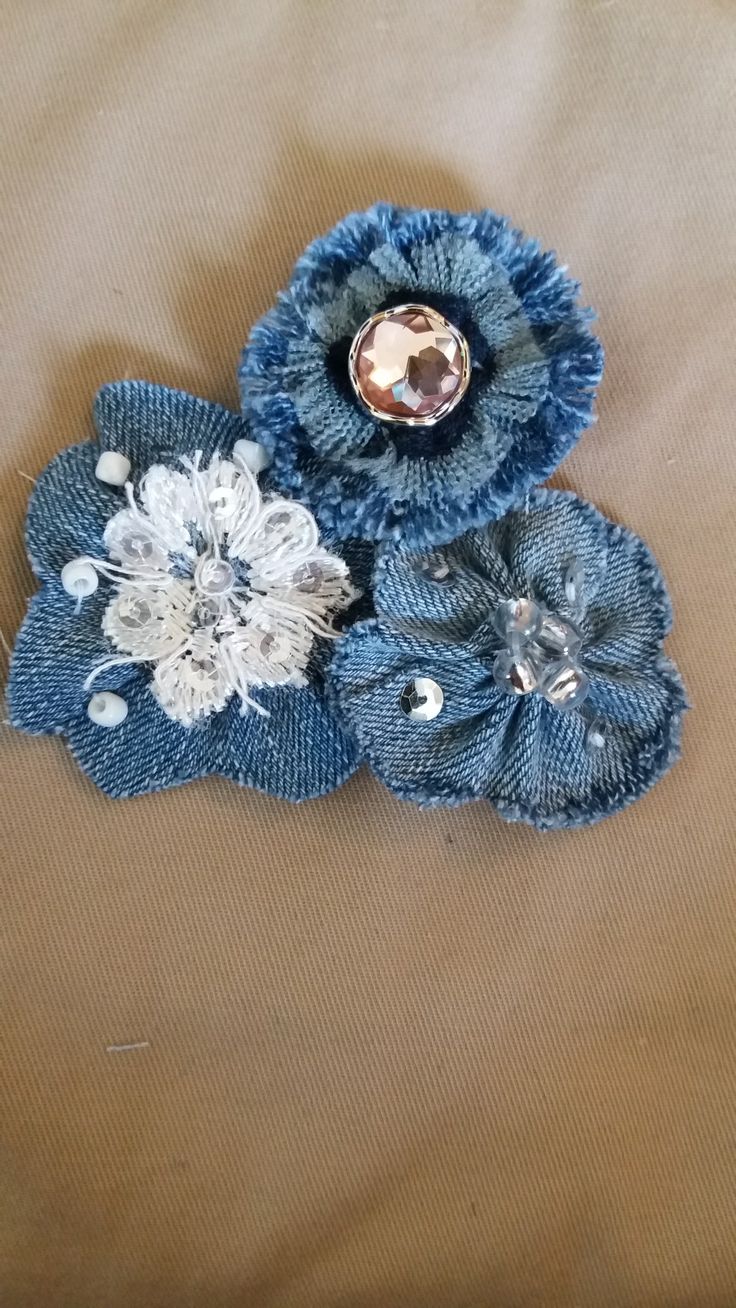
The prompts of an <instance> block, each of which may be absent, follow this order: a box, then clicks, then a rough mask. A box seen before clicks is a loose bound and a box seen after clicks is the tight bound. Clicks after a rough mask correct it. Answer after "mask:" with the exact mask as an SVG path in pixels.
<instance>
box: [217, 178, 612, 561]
mask: <svg viewBox="0 0 736 1308" xmlns="http://www.w3.org/2000/svg"><path fill="white" fill-rule="evenodd" d="M578 290H579V287H578V284H577V283H576V282H574V281H571V280H570V279H569V278H568V277H566V276H565V275H564V272H563V270H562V269H561V268H559V267H558V266H557V263H556V261H555V257H554V255H553V254H551V253H545V252H543V251H542V250H541V249H540V246H539V244H538V242H536V241H533V240H529V239H527V238H525V237H524V236H523V235H522V234H521V232H519V231H517V230H515V229H514V228H513V227H512V226H511V225H510V224H509V223H508V222H507V220H506V219H504V218H500V217H499V216H498V215H497V214H494V213H492V212H490V211H489V210H485V211H483V212H480V213H465V214H452V213H448V212H446V211H443V210H438V211H435V210H425V209H418V210H415V209H401V208H397V207H395V206H393V205H388V204H379V205H376V206H375V207H374V208H372V209H369V210H368V211H367V212H365V213H357V214H352V215H350V216H349V217H348V218H345V219H344V220H343V221H342V222H340V223H338V224H337V226H336V227H335V228H334V229H333V230H332V231H331V232H329V233H328V234H327V235H326V236H324V237H322V238H320V239H319V240H316V241H314V243H313V244H312V245H310V246H309V247H308V248H307V250H306V251H305V253H304V254H303V255H302V256H301V258H300V259H299V260H298V262H297V264H296V266H295V268H294V272H293V275H292V278H291V282H290V284H289V286H288V288H287V289H286V291H285V292H284V294H283V295H282V296H281V297H280V299H279V301H278V303H277V305H276V306H275V308H273V309H272V310H271V311H270V312H269V313H268V314H266V316H265V317H264V318H263V319H262V320H261V322H260V323H258V324H257V325H256V327H255V328H254V330H253V332H252V335H251V338H250V341H249V343H248V345H247V346H246V348H245V350H244V353H243V357H242V361H241V367H240V381H241V388H242V396H243V405H244V411H245V413H246V415H247V417H248V418H249V420H250V422H251V425H252V429H253V432H254V435H255V437H256V439H257V440H259V441H261V442H262V443H263V444H264V445H266V446H267V447H268V448H269V449H270V450H271V452H272V454H273V460H274V461H273V467H272V470H271V475H272V477H273V479H274V481H275V484H276V485H277V486H278V487H279V488H280V489H281V490H282V491H285V492H286V493H288V494H292V495H294V496H295V498H297V499H300V500H302V501H304V502H305V503H307V504H308V505H309V507H310V508H311V509H312V511H313V512H314V513H315V514H316V516H317V518H318V520H319V522H320V525H321V526H322V527H323V529H325V530H327V531H328V532H329V533H330V534H331V535H333V536H334V537H335V538H337V539H339V538H341V537H346V536H358V537H365V538H372V539H394V540H402V541H403V542H404V543H405V544H406V545H407V546H409V547H410V548H417V549H418V548H426V547H431V546H432V545H433V544H436V543H438V542H441V541H447V540H451V539H453V538H454V537H456V536H458V535H459V534H461V533H462V532H463V531H465V530H467V529H468V528H470V527H474V526H482V525H484V524H485V523H486V522H488V521H489V520H491V519H494V518H498V517H500V516H501V515H502V514H503V513H505V512H506V510H507V509H508V508H510V507H511V506H512V505H513V504H515V503H518V502H520V501H521V500H522V499H523V497H524V495H525V494H526V492H527V491H528V490H529V489H530V487H532V486H534V485H536V484H538V483H539V482H541V481H544V479H545V478H546V477H547V476H548V475H549V474H550V473H551V472H552V471H553V470H554V469H555V468H556V467H557V465H558V464H559V463H560V461H561V460H562V459H563V458H564V456H565V455H566V454H567V453H568V451H569V450H570V449H571V448H572V446H573V445H574V444H575V442H576V441H577V439H578V437H579V435H580V433H581V432H582V431H583V430H584V428H585V427H587V426H588V425H589V424H590V422H591V421H592V411H593V400H594V394H595V388H596V386H597V384H598V382H599V380H600V377H601V372H602V367H603V351H602V348H601V345H600V343H599V341H598V340H597V338H596V337H595V336H593V335H592V334H591V332H590V330H589V322H590V320H591V318H592V317H593V315H592V313H591V311H590V310H587V309H582V308H580V307H578V305H577V302H576V300H577V294H578ZM408 301H411V302H414V303H425V304H427V305H430V306H432V307H434V308H436V309H438V310H439V311H440V312H442V313H444V314H445V316H446V317H447V318H448V319H449V320H450V321H451V322H453V323H454V324H455V325H456V326H457V327H458V328H459V329H460V330H461V331H462V332H463V333H464V335H465V336H466V338H467V339H468V342H469V346H470V353H471V360H472V362H473V373H472V378H471V382H470V387H469V389H468V392H467V395H466V396H465V397H464V399H463V400H462V401H461V403H460V404H459V405H458V407H457V408H456V409H455V410H454V411H453V412H452V413H451V414H450V415H448V416H447V417H446V418H444V419H443V420H442V421H441V422H439V423H438V424H437V425H436V426H435V427H423V428H421V429H412V428H409V427H402V426H400V425H397V424H395V423H380V422H379V421H377V420H376V419H375V418H373V417H372V416H371V415H370V414H369V413H368V412H367V411H366V410H365V409H364V408H363V407H362V406H361V404H360V403H359V401H358V400H357V399H356V397H355V395H354V394H353V392H352V389H351V387H350V383H349V378H348V362H347V358H348V351H349V347H350V343H351V340H352V338H353V336H354V334H355V332H356V331H357V330H358V328H359V327H360V326H361V325H362V323H363V322H364V321H365V320H366V319H367V318H368V317H370V316H371V315H372V314H373V313H375V312H377V311H378V310H380V309H385V308H387V307H389V306H391V305H396V304H399V303H402V302H408Z"/></svg>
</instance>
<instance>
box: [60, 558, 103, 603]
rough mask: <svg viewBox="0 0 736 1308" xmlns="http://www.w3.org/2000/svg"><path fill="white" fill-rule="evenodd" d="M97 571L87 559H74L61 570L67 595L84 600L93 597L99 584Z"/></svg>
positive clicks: (62, 581)
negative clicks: (88, 596)
mask: <svg viewBox="0 0 736 1308" xmlns="http://www.w3.org/2000/svg"><path fill="white" fill-rule="evenodd" d="M98 580H99V578H98V576H97V571H96V569H95V568H93V566H92V564H91V563H87V560H86V559H72V560H71V561H70V562H69V563H65V564H64V567H63V568H62V569H61V584H62V586H63V587H64V590H65V591H66V593H67V595H73V596H74V598H75V599H84V598H85V597H86V596H87V595H93V594H94V592H95V591H96V590H97V584H98Z"/></svg>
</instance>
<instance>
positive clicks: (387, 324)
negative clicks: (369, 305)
mask: <svg viewBox="0 0 736 1308" xmlns="http://www.w3.org/2000/svg"><path fill="white" fill-rule="evenodd" d="M349 369H350V380H351V382H352V385H353V389H354V390H355V393H356V395H357V396H358V398H359V399H360V400H361V401H362V402H363V404H364V405H365V406H366V408H367V409H368V410H369V411H370V412H371V413H372V414H373V416H374V417H375V418H379V419H380V420H381V421H382V422H403V423H406V424H407V425H410V426H417V427H419V426H425V427H428V426H431V425H432V424H434V423H436V422H439V421H440V419H441V418H444V417H446V416H447V414H448V413H451V412H452V410H453V409H454V408H455V406H456V405H457V404H459V403H460V401H461V399H462V398H463V395H464V394H465V392H466V390H467V388H468V383H469V381H470V356H469V353H468V345H467V341H466V340H465V337H464V336H463V335H462V333H461V332H459V331H458V330H457V328H456V327H453V325H452V323H450V322H448V321H447V319H446V318H443V317H442V314H440V313H437V311H436V310H435V309H430V308H428V307H427V306H426V305H424V304H401V305H398V306H397V308H395V309H386V310H385V311H384V312H382V313H377V314H374V315H373V317H372V318H369V319H368V321H367V322H365V323H363V326H362V327H361V328H360V330H359V331H358V332H357V333H356V335H355V338H354V340H353V343H352V346H351V348H350V359H349Z"/></svg>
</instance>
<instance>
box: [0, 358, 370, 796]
mask: <svg viewBox="0 0 736 1308" xmlns="http://www.w3.org/2000/svg"><path fill="white" fill-rule="evenodd" d="M95 423H96V427H97V434H98V439H97V440H95V441H84V442H82V443H81V444H79V445H74V446H72V447H71V448H70V449H66V450H63V451H62V453H61V454H59V455H58V456H57V457H56V458H55V459H54V460H53V461H52V462H51V463H50V464H49V465H48V467H47V468H46V469H45V471H44V472H43V473H42V474H41V475H40V477H39V479H38V481H37V483H36V486H35V488H34V490H33V494H32V496H31V502H30V506H29V510H28V518H27V524H26V540H27V547H28V555H29V558H30V560H31V564H32V567H33V570H34V572H35V573H36V576H37V577H38V578H39V579H40V580H41V582H42V583H43V585H42V588H41V590H40V591H39V592H38V594H36V595H35V596H34V597H33V599H32V600H31V602H30V606H29V610H28V614H27V616H26V619H25V621H24V623H23V626H22V627H21V630H20V632H19V635H18V639H17V642H16V647H15V650H14V653H13V657H12V660H11V669H10V679H9V684H8V690H7V699H8V706H9V712H10V720H11V722H12V724H13V725H14V726H16V727H18V728H20V729H21V730H24V731H30V732H37V733H62V734H64V735H65V736H66V737H67V738H68V740H69V744H70V746H71V749H72V751H73V753H74V755H75V756H76V758H77V760H78V762H79V764H80V766H81V767H82V768H83V769H84V770H85V772H87V774H88V775H89V776H90V777H91V778H92V780H93V781H94V782H95V783H96V784H97V785H98V786H100V787H101V788H102V789H103V790H104V791H106V792H107V794H109V795H112V796H114V797H123V796H129V795H138V794H143V793H145V792H147V791H152V790H161V789H164V788H166V787H168V786H174V785H178V784H180V783H181V782H184V781H191V780H193V779H194V778H197V777H202V776H206V775H208V774H209V773H221V774H222V775H224V776H227V777H230V778H232V779H233V780H234V781H237V782H239V783H240V784H241V785H245V786H253V787H255V788H256V789H259V790H263V791H265V792H266V793H268V794H270V795H276V796H280V797H282V798H284V799H289V800H293V801H298V800H302V799H308V798H311V797H313V796H316V795H323V794H326V793H327V792H328V791H330V790H333V789H334V788H335V787H336V786H338V785H340V784H341V782H343V781H344V780H345V779H346V778H347V777H348V776H349V775H350V774H351V772H353V771H354V769H355V766H356V752H355V748H354V746H353V745H352V744H351V742H350V741H349V739H348V738H347V736H346V735H345V733H344V732H343V731H342V730H341V728H340V727H339V726H338V725H337V723H336V721H335V719H334V717H333V716H332V714H331V712H330V710H329V708H328V706H327V704H326V703H325V700H324V697H323V695H322V693H321V691H322V686H321V674H320V670H319V663H320V658H323V657H324V656H323V655H322V654H321V655H320V657H318V658H316V659H315V662H314V667H313V683H312V684H310V685H309V686H308V687H305V688H296V687H291V686H289V687H277V688H263V689H262V690H259V691H258V692H257V698H258V701H259V703H260V704H262V706H263V707H264V708H266V709H268V710H269V716H268V717H264V716H261V715H260V714H257V713H255V712H250V713H248V714H246V715H244V716H242V715H241V714H240V712H239V706H238V705H237V704H234V703H231V704H230V705H229V706H228V707H227V708H226V709H224V710H223V711H222V712H221V713H217V714H214V715H213V716H211V717H210V718H207V719H205V721H203V722H202V723H201V724H198V725H196V726H193V727H184V726H181V725H180V724H179V723H177V722H174V721H172V720H171V719H170V718H168V717H167V716H166V714H165V713H164V712H163V710H162V709H161V707H160V706H159V704H158V703H157V702H156V700H155V699H154V698H153V696H152V694H151V693H150V690H149V686H148V674H147V672H146V670H145V668H142V667H140V666H134V665H130V664H128V665H125V666H119V667H113V668H110V669H108V670H107V671H105V672H104V673H103V674H101V675H100V676H99V677H98V678H97V680H96V681H95V686H94V689H95V691H101V690H106V689H107V690H115V691H119V692H120V693H121V694H122V695H123V696H124V698H125V700H126V701H127V704H128V716H127V718H126V720H125V721H124V722H123V723H122V725H120V726H118V727H116V728H115V729H114V730H105V729H104V728H101V727H99V726H96V725H95V724H94V723H92V722H91V721H90V720H89V718H88V716H87V703H88V701H89V698H90V692H89V691H85V690H84V681H85V678H86V677H87V675H88V674H89V673H90V672H91V671H92V669H93V668H94V667H96V666H97V665H99V664H100V663H101V662H102V661H103V660H104V659H105V658H106V657H108V656H109V655H111V654H114V653H115V651H114V650H113V649H112V648H111V647H110V646H109V644H108V643H107V641H106V638H105V637H104V635H103V633H102V629H101V621H102V614H103V611H104V608H105V606H106V604H107V603H108V601H109V599H110V583H108V582H105V581H104V579H102V578H101V579H100V585H99V588H98V590H97V591H96V592H95V593H94V594H93V595H91V596H90V597H89V598H87V599H86V600H84V602H83V603H82V606H81V609H80V611H79V613H76V612H75V601H74V599H72V598H71V597H70V596H69V595H68V594H67V593H66V591H65V590H64V589H63V587H62V585H61V583H60V580H59V575H60V573H61V569H62V568H63V566H64V564H65V563H67V562H69V560H70V559H73V558H75V557H77V556H79V555H81V554H91V555H95V556H97V557H99V558H104V557H105V556H106V551H105V549H104V546H103V541H102V537H103V532H104V529H105V525H106V523H107V521H108V519H109V518H110V517H112V515H113V514H114V513H116V512H117V511H118V510H119V509H120V508H121V507H123V506H124V503H125V496H124V492H123V490H122V488H117V487H113V486H108V485H106V484H105V483H103V482H101V481H99V480H98V479H97V478H96V477H95V466H96V464H97V460H98V458H99V455H100V451H101V449H112V450H118V451H121V452H122V453H124V454H126V455H127V456H128V458H129V459H130V460H131V463H132V473H131V476H132V478H133V480H134V481H135V480H136V479H137V477H138V476H140V475H141V474H142V473H143V472H145V471H146V469H147V468H148V467H149V466H150V465H151V464H153V463H168V464H176V462H177V460H178V459H179V457H180V456H181V455H182V454H189V455H192V454H194V452H195V451H196V450H201V451H202V452H203V456H204V461H205V462H208V461H209V459H210V458H211V456H212V455H213V454H214V453H215V451H216V450H220V451H222V452H224V453H229V451H230V450H231V449H232V446H233V444H234V442H235V441H236V440H238V439H240V438H242V437H245V438H248V437H249V435H250V433H249V431H248V428H247V427H246V424H245V423H244V421H243V419H242V418H240V417H239V416H237V415H236V414H232V413H229V412H228V411H227V410H226V409H223V408H221V407H220V406H219V405H217V404H210V403H208V402H206V401H205V400H200V399H196V398H194V397H193V396H191V395H186V394H184V393H183V392H181V391H174V390H169V389H167V388H166V387H164V386H155V385H152V384H151V383H148V382H134V381H130V382H118V383H115V384H113V385H109V386H105V387H103V389H102V390H101V391H100V393H99V395H98V396H97V401H96V405H95ZM356 558H357V560H358V562H359V564H360V565H361V566H363V567H365V566H366V564H367V558H366V552H365V549H362V550H358V551H357V554H356Z"/></svg>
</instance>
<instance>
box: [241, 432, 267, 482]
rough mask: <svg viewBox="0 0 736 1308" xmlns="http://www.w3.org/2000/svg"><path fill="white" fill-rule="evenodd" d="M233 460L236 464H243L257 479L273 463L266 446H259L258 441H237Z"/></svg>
mask: <svg viewBox="0 0 736 1308" xmlns="http://www.w3.org/2000/svg"><path fill="white" fill-rule="evenodd" d="M233 458H234V459H235V461H236V463H242V464H243V465H244V466H245V467H246V468H247V469H248V470H249V472H252V473H253V474H254V476H256V477H257V476H258V474H259V472H263V470H264V468H267V467H268V466H269V464H270V463H271V455H270V454H269V452H268V450H267V449H266V447H265V445H261V444H259V442H258V441H246V440H242V441H236V442H235V444H234V445H233Z"/></svg>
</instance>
